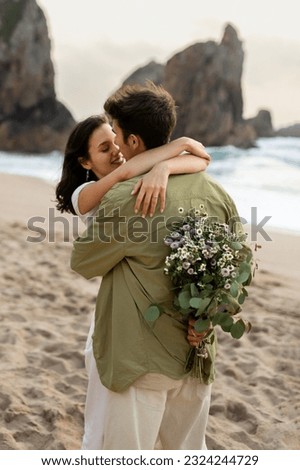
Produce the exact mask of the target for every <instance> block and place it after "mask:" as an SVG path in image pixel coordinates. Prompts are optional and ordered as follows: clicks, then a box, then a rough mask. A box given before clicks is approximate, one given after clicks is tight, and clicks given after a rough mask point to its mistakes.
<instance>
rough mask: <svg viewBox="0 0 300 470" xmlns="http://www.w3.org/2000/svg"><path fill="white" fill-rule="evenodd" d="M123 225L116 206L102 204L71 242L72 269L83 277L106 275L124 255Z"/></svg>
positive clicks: (124, 228) (124, 225) (124, 226)
mask: <svg viewBox="0 0 300 470" xmlns="http://www.w3.org/2000/svg"><path fill="white" fill-rule="evenodd" d="M126 225H127V221H126V217H125V216H121V215H120V210H119V208H118V207H114V206H113V205H112V204H110V203H109V202H106V203H103V204H101V205H100V206H99V210H98V213H97V215H96V217H94V218H93V222H92V223H91V224H90V225H89V227H88V228H87V230H86V231H85V233H84V234H83V235H82V236H81V237H79V238H77V239H76V240H75V241H74V243H73V250H72V254H71V269H72V270H73V271H75V272H77V273H78V274H80V275H81V276H83V277H85V278H86V279H91V278H93V277H96V276H105V274H107V273H108V272H109V271H110V270H111V269H112V268H113V267H114V266H116V265H117V264H118V263H119V262H120V261H121V260H122V259H123V258H124V257H125V252H126V242H127V230H126Z"/></svg>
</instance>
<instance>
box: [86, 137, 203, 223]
mask: <svg viewBox="0 0 300 470" xmlns="http://www.w3.org/2000/svg"><path fill="white" fill-rule="evenodd" d="M183 152H189V153H190V154H193V155H195V157H194V160H197V163H198V164H200V162H201V165H204V162H206V163H205V164H206V166H207V165H208V163H209V161H210V156H209V155H208V153H207V152H206V151H205V149H204V147H203V145H202V144H201V143H200V142H198V141H197V140H194V139H191V138H189V137H180V138H179V139H176V140H173V141H172V142H170V143H168V144H166V145H162V146H161V147H156V148H155V149H151V150H147V151H146V152H142V153H140V154H139V155H136V156H135V157H133V158H131V159H130V160H129V161H128V162H126V163H124V164H123V165H121V166H119V167H118V168H117V169H116V170H114V171H112V172H111V173H110V174H109V175H107V176H104V177H103V178H101V179H100V180H99V181H96V182H95V183H93V184H89V185H87V186H85V187H84V188H83V189H82V190H81V191H80V193H79V198H78V208H79V210H80V213H81V214H86V213H87V212H89V211H90V210H92V209H93V208H94V207H95V206H97V205H98V204H100V201H101V199H102V198H103V196H104V195H105V194H106V193H107V191H109V190H110V189H111V188H112V187H113V186H114V185H115V184H116V183H119V182H121V181H125V180H127V179H130V178H133V177H134V176H138V175H142V174H143V173H146V172H147V171H149V170H150V169H151V168H153V166H154V165H156V164H159V163H162V162H164V161H168V160H169V159H171V158H173V157H177V156H181V155H180V154H182V153H183ZM186 158H187V156H186V155H184V158H180V159H179V160H186ZM175 160H176V159H174V161H175ZM187 164H188V162H187V161H186V162H185V163H184V164H183V163H182V165H181V167H180V166H179V167H178V171H177V172H178V173H185V172H187V173H193V172H194V171H201V170H199V169H197V170H194V171H193V170H189V169H187V170H186V171H185V170H184V169H183V170H182V169H181V170H180V168H182V167H183V165H187ZM173 165H174V164H173V163H172V166H173ZM193 165H196V163H195V162H194V163H192V166H193ZM174 169H175V165H174ZM175 172H176V171H175ZM171 173H173V171H171ZM144 189H145V190H146V188H144Z"/></svg>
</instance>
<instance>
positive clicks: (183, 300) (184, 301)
mask: <svg viewBox="0 0 300 470" xmlns="http://www.w3.org/2000/svg"><path fill="white" fill-rule="evenodd" d="M190 299H191V295H190V293H189V292H188V291H183V292H180V294H179V295H178V302H179V305H180V307H181V308H183V309H187V308H189V306H190Z"/></svg>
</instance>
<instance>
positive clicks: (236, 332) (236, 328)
mask: <svg viewBox="0 0 300 470" xmlns="http://www.w3.org/2000/svg"><path fill="white" fill-rule="evenodd" d="M245 330H246V326H245V323H244V322H243V320H238V321H237V322H235V323H234V324H233V325H232V327H231V328H230V334H231V336H232V337H233V338H235V339H239V338H241V337H242V336H243V334H244V333H245Z"/></svg>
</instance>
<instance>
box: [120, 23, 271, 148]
mask: <svg viewBox="0 0 300 470" xmlns="http://www.w3.org/2000/svg"><path fill="white" fill-rule="evenodd" d="M243 61H244V51H243V46H242V42H241V41H240V39H239V38H238V34H237V32H236V30H235V28H234V27H233V26H232V25H230V24H228V25H227V26H226V27H225V31H224V34H223V38H222V40H221V42H220V44H218V43H216V42H214V41H208V42H204V43H197V44H194V45H191V46H189V47H187V48H186V49H184V50H183V51H181V52H178V53H177V54H175V55H174V56H173V57H172V58H171V59H170V60H169V61H168V62H167V64H166V65H165V67H164V69H163V68H162V67H163V66H161V65H160V69H159V74H157V75H158V76H159V77H161V79H160V80H158V79H156V80H155V83H162V84H163V86H164V87H165V88H166V89H167V90H168V91H169V92H170V93H171V94H172V96H173V97H174V99H175V101H176V105H177V106H178V121H177V126H176V129H175V132H174V134H173V137H178V136H182V135H186V136H189V137H193V138H195V139H198V140H200V141H201V142H202V143H203V144H204V145H206V146H221V145H235V146H237V147H251V146H254V145H255V140H256V138H257V137H258V136H261V134H264V131H265V129H266V132H267V135H270V134H271V132H272V124H271V122H270V121H269V122H268V125H266V124H267V121H268V120H267V118H266V115H265V111H263V115H260V116H259V117H257V118H255V119H254V120H253V121H252V120H245V119H244V118H243V96H242V86H241V77H242V72H243ZM151 64H153V62H152V63H151ZM156 65H158V64H156ZM154 70H155V67H153V68H152V66H151V67H150V64H149V69H148V68H147V66H146V67H142V68H140V69H139V70H138V71H136V72H135V73H134V74H132V75H131V76H130V77H128V78H127V80H126V83H144V82H145V80H146V79H150V80H153V76H154V72H153V71H154ZM150 71H151V73H150ZM157 75H156V76H157ZM153 81H154V80H153ZM261 121H262V122H261Z"/></svg>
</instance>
